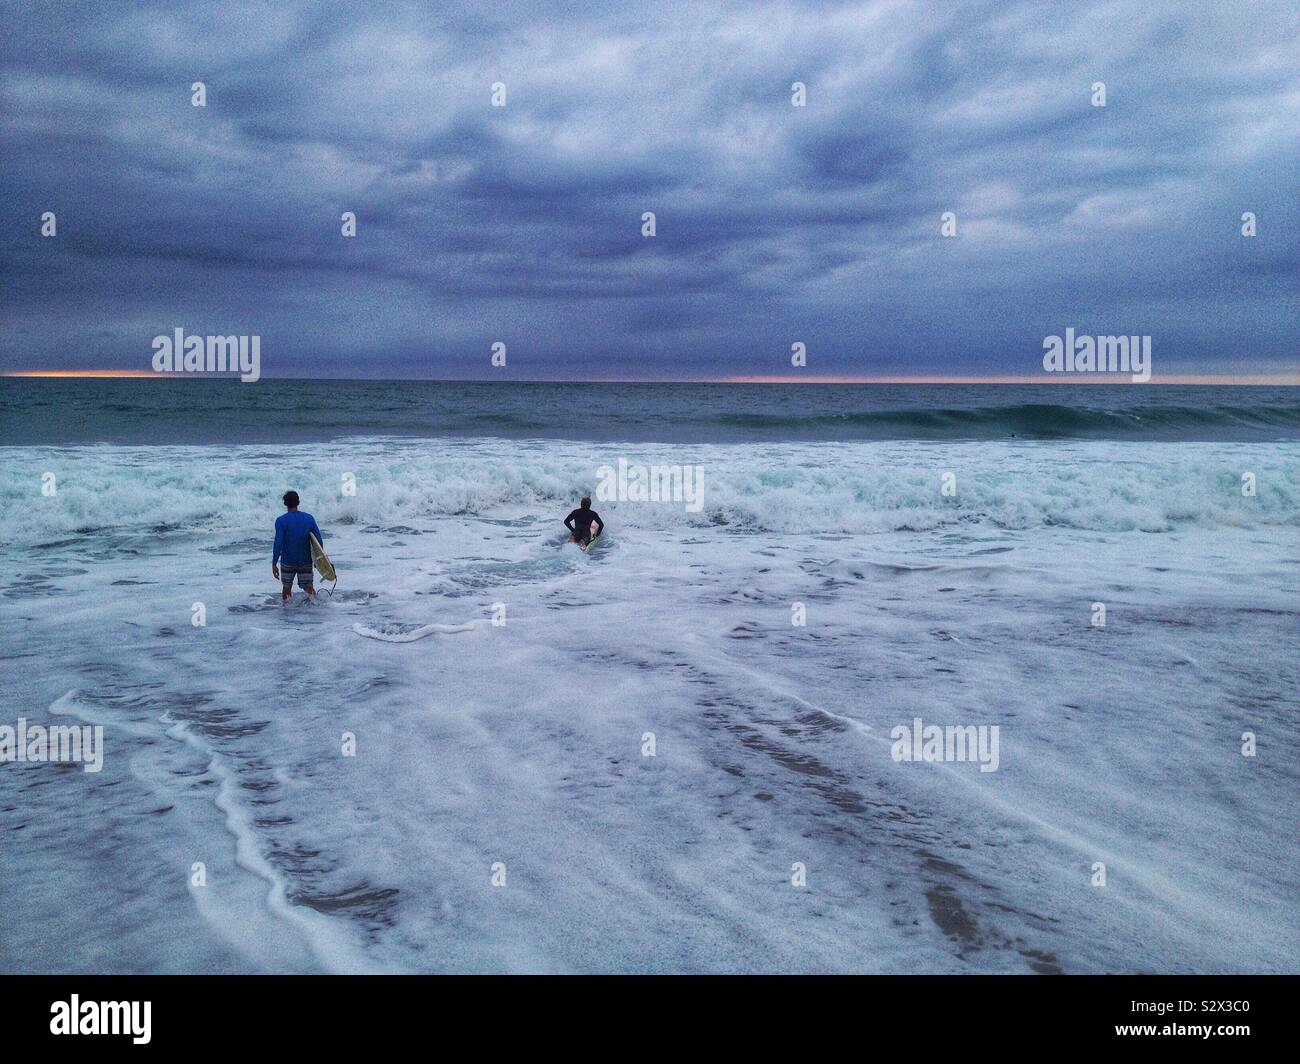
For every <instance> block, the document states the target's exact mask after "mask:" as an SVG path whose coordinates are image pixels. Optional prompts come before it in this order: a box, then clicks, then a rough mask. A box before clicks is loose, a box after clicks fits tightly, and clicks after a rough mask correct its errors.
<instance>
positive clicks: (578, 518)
mask: <svg viewBox="0 0 1300 1064" xmlns="http://www.w3.org/2000/svg"><path fill="white" fill-rule="evenodd" d="M593 521H595V522H596V524H598V525H600V528H599V529H597V530H596V535H598V536H599V535H600V534H601V533H602V532H604V531H605V522H604V521H602V520H601V519H600V514H598V513H596V511H595V510H591V509H588V508H587V507H585V506H580V507H579V508H578V509H576V510H574V511H573V513H571V514H569V516H568V517H566V518H565V519H564V527H565V528H567V529H568V530H569V531H570V532H572V533H573V538H574V539H576V540H577V541H578V542H579V543H588V542H590V540H591V523H592V522H593Z"/></svg>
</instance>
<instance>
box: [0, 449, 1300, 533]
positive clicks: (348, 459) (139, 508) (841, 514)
mask: <svg viewBox="0 0 1300 1064" xmlns="http://www.w3.org/2000/svg"><path fill="white" fill-rule="evenodd" d="M159 453H160V452H158V451H156V450H148V449H133V448H110V447H97V448H14V449H11V450H10V451H9V452H8V453H7V455H6V458H7V461H6V462H5V464H4V467H3V470H0V503H2V504H3V505H2V506H0V538H2V539H3V540H5V541H14V542H19V543H32V542H36V541H40V540H42V539H50V538H57V537H61V536H66V535H71V534H76V533H79V532H82V531H85V530H109V531H112V532H114V533H117V534H124V533H128V532H145V533H147V532H148V531H149V530H151V529H155V528H157V529H161V530H164V531H167V530H171V529H179V530H183V531H185V532H189V531H193V530H205V531H224V532H226V533H228V534H230V535H232V536H235V537H243V536H244V535H245V534H247V530H252V529H257V528H260V526H261V524H263V523H264V519H265V516H266V512H267V510H268V509H271V508H274V507H276V506H277V504H278V497H279V495H280V494H281V493H282V492H283V491H284V490H285V488H287V487H289V486H293V487H295V488H297V490H299V492H300V493H301V494H302V496H303V498H304V500H305V501H304V508H308V509H310V510H311V512H313V513H314V514H315V515H316V517H317V518H318V519H319V520H320V521H321V522H322V523H323V524H324V523H328V524H330V525H339V524H354V525H367V524H380V525H395V524H411V523H417V524H418V523H419V522H420V521H427V520H430V519H434V518H438V517H446V516H452V515H458V514H463V515H477V516H481V515H487V516H492V515H495V514H497V513H499V512H503V511H510V510H513V511H515V512H518V511H526V512H534V511H537V510H551V509H554V508H556V507H559V506H563V505H566V504H571V503H573V502H574V501H575V500H576V499H577V497H578V496H579V495H582V494H584V493H588V494H590V493H592V486H593V485H594V484H595V482H596V480H597V470H598V469H599V468H600V467H601V466H602V465H606V464H609V463H612V462H615V461H617V459H618V458H619V457H622V456H626V457H628V458H629V459H630V460H633V461H640V462H645V463H646V464H665V465H666V464H671V463H678V464H680V463H683V462H685V463H689V464H695V465H699V466H700V467H701V468H702V469H704V470H706V471H707V475H708V481H707V488H706V490H705V498H704V504H703V506H702V507H701V508H700V511H699V512H690V511H689V510H688V509H687V508H685V507H683V506H680V505H677V506H674V505H672V504H664V503H636V502H618V503H611V504H609V506H608V507H607V509H608V511H609V512H610V513H615V512H617V514H618V519H619V523H620V524H622V525H625V526H630V527H638V528H647V529H653V528H671V527H679V526H694V527H710V526H717V525H727V526H733V527H737V528H743V529H749V530H753V531H766V532H835V533H846V534H848V533H874V532H888V531H903V530H926V529H938V528H945V527H953V526H961V525H966V524H983V525H988V526H991V527H995V528H1026V529H1027V528H1034V527H1038V526H1045V525H1046V526H1065V527H1069V528H1078V529H1091V530H1098V531H1126V530H1130V529H1138V530H1142V531H1148V532H1162V531H1169V530H1172V529H1175V528H1182V527H1188V526H1198V525H1201V526H1211V527H1213V526H1224V525H1226V526H1233V527H1242V528H1252V527H1257V526H1262V525H1283V524H1295V523H1296V522H1297V521H1300V444H1222V445H1215V444H1195V443H1178V444H1174V443H1166V444H1142V445H1137V444H1124V443H1086V444H1085V443H1057V444H1032V443H1020V444H1017V443H982V444H937V443H932V444H916V443H910V444H896V443H855V444H842V445H841V444H826V443H803V444H788V445H773V444H761V445H745V446H734V445H731V446H727V445H713V446H707V447H703V446H663V445H627V446H620V445H611V444H601V445H598V446H593V447H591V448H582V447H575V446H574V445H562V444H557V443H555V442H553V441H546V442H534V443H528V442H523V443H520V442H510V443H506V442H502V441H478V442H473V441H462V440H457V441H454V442H452V443H450V444H448V443H445V442H440V441H408V440H358V441H355V442H352V443H346V444H337V443H336V444H329V445H323V446H318V447H312V448H310V449H308V448H302V449H300V450H298V451H296V452H295V453H294V457H293V458H292V459H286V457H285V455H284V453H283V452H268V451H266V450H265V449H263V448H240V447H232V448H201V447H177V448H169V449H167V450H166V451H165V452H161V453H163V454H165V455H166V457H165V458H164V459H163V460H161V461H159ZM45 472H52V473H54V474H55V476H56V478H57V479H56V484H57V489H58V494H57V496H55V497H54V498H52V499H51V498H47V497H44V496H42V494H41V483H42V482H41V476H42V474H43V473H45ZM345 473H352V474H354V475H355V477H356V482H357V491H356V494H355V495H344V494H342V492H341V490H340V487H341V483H342V477H343V475H344V474H345ZM945 473H951V474H952V475H953V476H954V478H955V481H954V483H955V488H956V490H955V494H953V495H951V496H944V495H943V494H942V491H941V489H942V479H941V478H942V477H943V475H944V474H945ZM1244 474H1251V475H1253V477H1254V482H1255V485H1256V494H1255V495H1254V496H1246V495H1243V492H1242V484H1243V480H1242V478H1243V475H1244Z"/></svg>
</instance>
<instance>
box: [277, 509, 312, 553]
mask: <svg viewBox="0 0 1300 1064" xmlns="http://www.w3.org/2000/svg"><path fill="white" fill-rule="evenodd" d="M309 533H310V534H312V535H314V536H315V537H316V539H317V541H318V542H321V543H324V541H325V537H324V536H322V535H321V534H320V529H319V528H317V527H316V518H314V517H312V515H311V514H309V513H304V512H303V511H301V510H290V511H289V512H288V513H283V514H281V515H280V516H279V517H277V518H276V519H275V554H274V557H273V558H272V559H271V561H272V563H273V564H275V563H279V562H283V563H284V564H285V565H310V564H311V543H310V542H309V541H308V539H307V536H308V534H309Z"/></svg>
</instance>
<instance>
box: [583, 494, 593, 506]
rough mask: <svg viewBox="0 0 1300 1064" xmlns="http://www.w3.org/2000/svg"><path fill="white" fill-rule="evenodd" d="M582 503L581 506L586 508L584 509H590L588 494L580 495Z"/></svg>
mask: <svg viewBox="0 0 1300 1064" xmlns="http://www.w3.org/2000/svg"><path fill="white" fill-rule="evenodd" d="M582 505H583V507H584V508H586V509H590V508H591V496H590V495H584V496H583V497H582Z"/></svg>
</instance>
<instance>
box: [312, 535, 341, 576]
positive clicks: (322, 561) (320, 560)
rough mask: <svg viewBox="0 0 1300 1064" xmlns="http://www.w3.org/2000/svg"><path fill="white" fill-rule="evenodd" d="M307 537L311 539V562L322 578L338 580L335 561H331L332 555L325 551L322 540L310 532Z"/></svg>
mask: <svg viewBox="0 0 1300 1064" xmlns="http://www.w3.org/2000/svg"><path fill="white" fill-rule="evenodd" d="M307 538H308V539H309V540H311V563H312V565H314V566H315V567H316V571H317V572H318V573H320V575H321V578H322V579H324V580H334V581H337V580H338V574H337V573H335V572H334V563H333V562H331V561H330V556H329V555H328V554H326V553H325V548H324V547H322V546H321V545H320V540H318V539H317V538H316V537H315V536H314V535H312V534H311V533H310V532H308V533H307Z"/></svg>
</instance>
